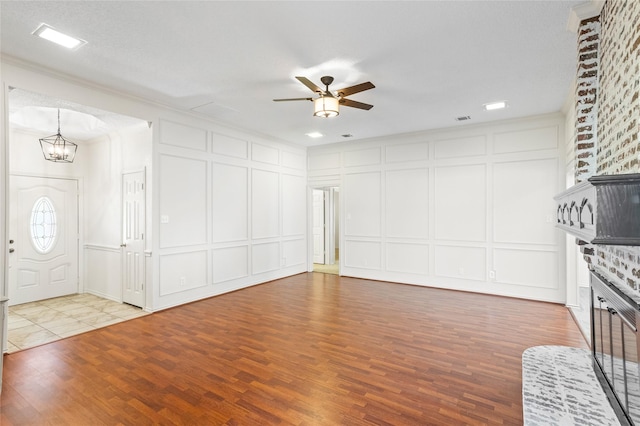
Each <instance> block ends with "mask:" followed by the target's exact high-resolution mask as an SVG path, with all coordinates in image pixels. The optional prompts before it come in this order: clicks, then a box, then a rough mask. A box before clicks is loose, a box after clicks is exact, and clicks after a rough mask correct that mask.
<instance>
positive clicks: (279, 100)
mask: <svg viewBox="0 0 640 426" xmlns="http://www.w3.org/2000/svg"><path fill="white" fill-rule="evenodd" d="M312 100H313V98H287V99H274V100H273V101H274V102H283V101H312Z"/></svg>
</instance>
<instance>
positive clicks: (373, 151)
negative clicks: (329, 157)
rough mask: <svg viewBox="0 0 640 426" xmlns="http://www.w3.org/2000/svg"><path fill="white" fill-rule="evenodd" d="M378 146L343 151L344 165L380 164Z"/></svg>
mask: <svg viewBox="0 0 640 426" xmlns="http://www.w3.org/2000/svg"><path fill="white" fill-rule="evenodd" d="M380 161H381V154H380V148H370V149H359V150H357V151H347V152H345V153H344V166H345V167H358V166H370V165H373V164H380Z"/></svg>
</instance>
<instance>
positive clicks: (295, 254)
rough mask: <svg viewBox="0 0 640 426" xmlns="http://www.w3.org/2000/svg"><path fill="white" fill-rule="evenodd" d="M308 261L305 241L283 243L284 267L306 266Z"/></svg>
mask: <svg viewBox="0 0 640 426" xmlns="http://www.w3.org/2000/svg"><path fill="white" fill-rule="evenodd" d="M306 261H307V247H306V241H305V240H304V239H302V238H301V239H299V240H290V241H283V242H282V266H286V267H289V266H295V265H304V264H305V263H306Z"/></svg>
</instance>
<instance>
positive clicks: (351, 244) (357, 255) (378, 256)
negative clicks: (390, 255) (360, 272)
mask: <svg viewBox="0 0 640 426" xmlns="http://www.w3.org/2000/svg"><path fill="white" fill-rule="evenodd" d="M344 247H345V253H344V264H345V266H347V267H349V268H363V269H381V268H382V245H381V244H380V243H378V242H370V241H345V242H344Z"/></svg>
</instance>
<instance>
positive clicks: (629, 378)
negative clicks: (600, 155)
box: [554, 174, 640, 426]
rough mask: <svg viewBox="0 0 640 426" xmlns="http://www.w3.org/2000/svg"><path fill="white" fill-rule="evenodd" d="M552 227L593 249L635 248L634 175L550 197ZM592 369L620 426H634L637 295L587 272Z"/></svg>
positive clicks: (637, 184) (637, 193) (638, 368)
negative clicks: (553, 213) (553, 214)
mask: <svg viewBox="0 0 640 426" xmlns="http://www.w3.org/2000/svg"><path fill="white" fill-rule="evenodd" d="M554 199H555V200H556V203H557V218H556V221H557V224H556V226H557V227H558V228H560V229H562V230H564V231H566V232H567V233H569V234H571V235H574V236H575V237H577V238H578V239H579V240H582V241H585V242H587V243H591V244H598V245H622V246H640V174H627V175H602V176H593V177H591V178H590V179H589V180H588V181H587V182H583V183H580V184H578V185H575V186H574V187H572V188H569V189H567V190H566V191H564V192H562V193H560V194H558V195H557V196H556V197H554ZM590 281H591V352H592V356H593V368H594V371H595V372H596V376H598V379H599V380H600V383H601V384H602V387H603V389H604V390H605V392H606V394H607V396H608V398H609V401H610V402H611V405H612V407H613V409H614V411H615V412H616V414H617V415H618V418H619V420H620V422H621V423H622V424H623V425H638V426H640V364H639V356H640V341H639V339H638V328H637V327H638V326H639V325H640V294H636V293H635V292H633V291H631V290H630V289H621V288H619V287H617V286H616V284H614V283H612V282H610V281H608V280H607V279H606V278H605V277H603V276H602V275H600V274H598V273H597V272H595V271H591V274H590Z"/></svg>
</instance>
